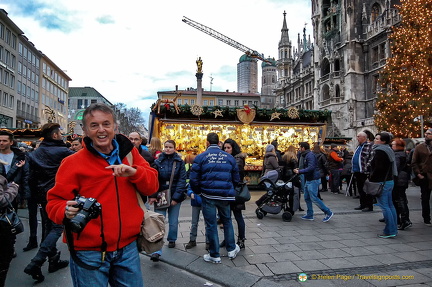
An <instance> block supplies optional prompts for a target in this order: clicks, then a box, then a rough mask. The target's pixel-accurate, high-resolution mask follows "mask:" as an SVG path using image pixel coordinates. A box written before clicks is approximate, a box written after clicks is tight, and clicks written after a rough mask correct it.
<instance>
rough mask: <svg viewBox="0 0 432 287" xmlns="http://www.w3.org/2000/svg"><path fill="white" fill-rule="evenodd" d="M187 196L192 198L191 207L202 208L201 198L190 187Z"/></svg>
mask: <svg viewBox="0 0 432 287" xmlns="http://www.w3.org/2000/svg"><path fill="white" fill-rule="evenodd" d="M192 194H193V195H194V198H192ZM187 195H188V196H189V197H190V198H191V206H195V207H201V202H202V200H201V196H199V195H198V194H196V193H194V192H193V190H192V189H191V188H190V186H189V188H188V190H187Z"/></svg>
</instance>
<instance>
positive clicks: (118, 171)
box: [106, 164, 136, 177]
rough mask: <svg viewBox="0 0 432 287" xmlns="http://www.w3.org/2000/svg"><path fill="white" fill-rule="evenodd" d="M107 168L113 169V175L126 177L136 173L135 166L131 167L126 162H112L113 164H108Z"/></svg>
mask: <svg viewBox="0 0 432 287" xmlns="http://www.w3.org/2000/svg"><path fill="white" fill-rule="evenodd" d="M109 168H111V169H113V170H114V172H113V175H114V176H124V177H127V176H134V175H135V173H136V169H135V168H133V167H131V166H129V165H126V164H113V165H109V166H107V167H106V169H109Z"/></svg>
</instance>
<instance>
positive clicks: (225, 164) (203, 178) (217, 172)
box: [189, 144, 240, 200]
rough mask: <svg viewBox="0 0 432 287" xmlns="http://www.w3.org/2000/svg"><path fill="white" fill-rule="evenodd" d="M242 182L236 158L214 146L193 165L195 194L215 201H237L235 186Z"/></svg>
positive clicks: (197, 158)
mask: <svg viewBox="0 0 432 287" xmlns="http://www.w3.org/2000/svg"><path fill="white" fill-rule="evenodd" d="M239 181H240V175H239V170H238V167H237V163H236V160H235V159H234V157H233V156H232V155H230V154H228V153H226V152H224V151H223V150H221V149H220V148H219V147H218V146H217V145H215V144H213V145H211V146H209V147H208V148H207V150H206V151H205V152H203V153H201V154H199V155H198V156H197V157H196V158H195V160H194V163H193V165H192V171H191V173H190V181H189V183H190V185H191V188H192V190H193V191H194V193H196V194H201V195H202V196H204V197H206V198H209V199H214V200H235V195H236V192H235V190H234V186H236V185H237V184H238V183H239Z"/></svg>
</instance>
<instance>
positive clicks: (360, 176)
mask: <svg viewBox="0 0 432 287" xmlns="http://www.w3.org/2000/svg"><path fill="white" fill-rule="evenodd" d="M354 176H355V179H356V183H357V191H358V193H359V196H360V206H361V207H362V208H370V209H373V196H370V195H368V194H366V193H365V192H364V190H363V187H364V183H365V181H366V179H367V175H366V174H364V173H361V172H355V173H354Z"/></svg>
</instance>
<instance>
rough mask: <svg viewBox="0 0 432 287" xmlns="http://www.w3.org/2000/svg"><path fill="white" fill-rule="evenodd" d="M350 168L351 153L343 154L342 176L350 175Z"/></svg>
mask: <svg viewBox="0 0 432 287" xmlns="http://www.w3.org/2000/svg"><path fill="white" fill-rule="evenodd" d="M351 170H352V155H351V154H348V155H346V156H345V160H344V164H343V169H342V173H341V175H342V176H350V175H351Z"/></svg>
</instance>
